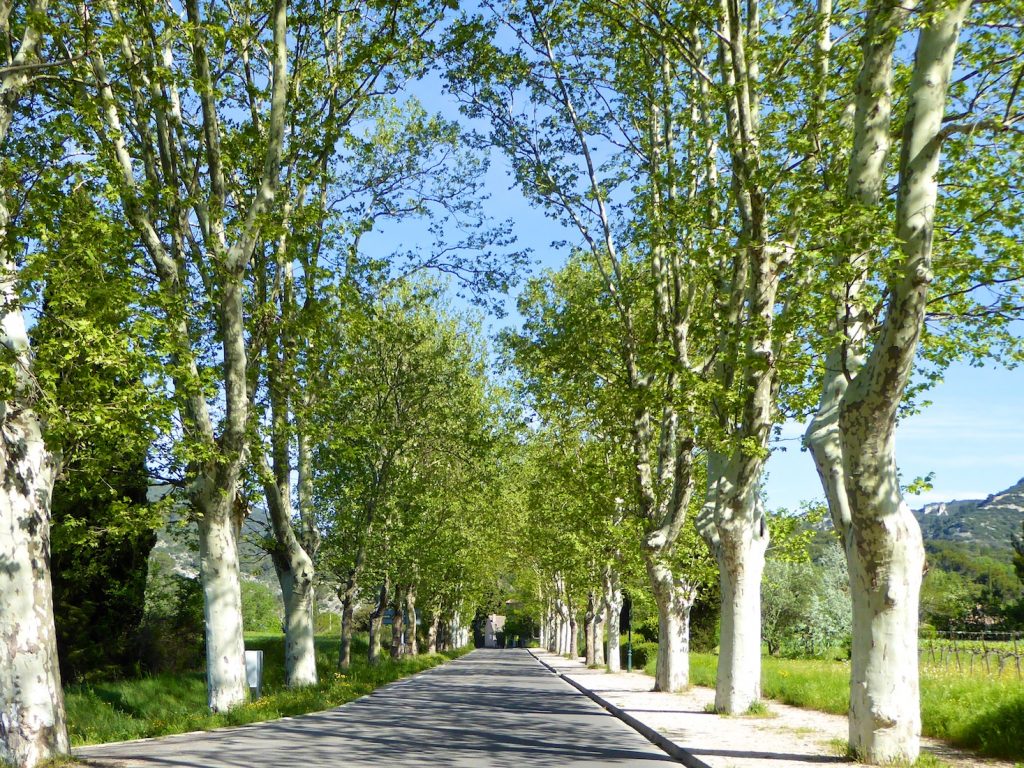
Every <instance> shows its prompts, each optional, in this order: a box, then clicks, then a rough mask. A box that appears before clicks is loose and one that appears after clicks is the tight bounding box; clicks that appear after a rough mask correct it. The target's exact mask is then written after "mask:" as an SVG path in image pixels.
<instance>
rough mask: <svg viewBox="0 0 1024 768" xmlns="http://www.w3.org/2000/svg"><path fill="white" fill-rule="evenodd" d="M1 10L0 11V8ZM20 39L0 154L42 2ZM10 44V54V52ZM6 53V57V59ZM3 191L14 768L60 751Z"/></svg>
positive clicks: (61, 720) (8, 679)
mask: <svg viewBox="0 0 1024 768" xmlns="http://www.w3.org/2000/svg"><path fill="white" fill-rule="evenodd" d="M9 8H10V6H7V9H8V10H9ZM27 10H28V11H29V16H28V17H27V23H26V24H25V25H24V29H23V30H22V34H21V39H20V40H16V38H15V37H14V35H12V34H11V26H10V23H9V19H8V18H7V16H6V15H5V17H4V18H3V19H0V32H2V36H3V37H4V39H5V42H6V45H7V50H6V51H5V56H6V63H8V64H12V65H13V66H10V67H9V68H5V69H4V70H0V151H6V150H7V149H8V146H7V135H8V131H9V129H10V126H11V122H12V120H13V118H14V114H15V107H16V106H17V102H18V99H19V97H20V96H21V94H22V93H23V92H24V90H25V89H26V88H27V87H28V85H29V82H30V72H31V69H30V68H29V67H28V66H26V65H28V64H30V63H32V62H33V61H35V59H36V56H37V53H38V51H37V48H38V45H39V42H40V39H41V32H40V29H39V27H37V26H36V23H37V21H40V20H42V19H41V17H42V16H43V15H44V14H45V11H46V3H45V2H38V3H31V4H30V6H29V8H28V9H27ZM15 43H17V51H16V52H15V51H14V46H15ZM12 54H13V56H12ZM9 224H10V210H9V208H8V201H7V190H6V189H0V346H2V347H3V350H2V352H3V354H4V366H5V370H6V371H9V372H12V373H13V374H14V375H13V377H12V378H13V381H8V382H6V383H7V384H8V385H11V384H13V385H14V389H13V391H4V392H3V395H4V398H5V399H4V401H3V402H0V468H2V470H3V482H2V486H0V648H2V649H3V650H2V652H0V762H6V763H11V764H13V765H15V766H18V768H32V767H33V766H35V765H36V764H37V763H40V762H42V761H44V760H47V759H49V758H51V757H56V756H57V755H61V754H65V753H67V752H68V747H69V745H68V735H67V725H66V722H65V713H64V693H63V690H62V689H61V683H60V668H59V666H58V663H57V641H56V633H55V630H54V626H53V589H52V586H51V583H50V499H51V494H52V491H53V481H54V475H55V471H56V468H55V466H54V464H55V458H54V457H53V456H52V455H51V454H50V453H49V451H47V450H46V446H45V444H44V443H43V436H42V425H41V424H40V421H39V418H38V416H37V414H36V413H35V411H34V410H33V408H32V397H33V395H32V393H33V392H34V391H35V388H36V386H37V385H36V383H35V382H34V381H32V353H31V349H30V346H29V339H28V333H27V331H26V327H25V318H24V315H23V314H22V312H21V307H20V303H19V297H18V281H17V277H18V273H17V265H16V263H15V260H14V257H13V255H12V254H11V253H9V252H8V250H7V248H8V239H9V237H10V233H9V232H8V225H9Z"/></svg>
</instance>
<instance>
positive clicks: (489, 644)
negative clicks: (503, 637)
mask: <svg viewBox="0 0 1024 768" xmlns="http://www.w3.org/2000/svg"><path fill="white" fill-rule="evenodd" d="M504 629H505V617H504V616H499V615H498V614H496V613H492V614H491V615H489V616H488V617H487V621H485V622H484V648H497V647H498V633H499V632H501V631H503V630H504Z"/></svg>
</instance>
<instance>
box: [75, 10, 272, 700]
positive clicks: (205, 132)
mask: <svg viewBox="0 0 1024 768" xmlns="http://www.w3.org/2000/svg"><path fill="white" fill-rule="evenodd" d="M184 10H185V15H186V16H187V18H188V20H189V27H190V28H189V30H188V32H189V37H188V39H187V40H186V41H185V42H186V44H187V46H188V50H189V54H190V59H191V66H192V68H193V71H194V76H195V85H196V93H197V100H198V102H199V105H200V107H201V120H200V123H201V125H200V129H201V130H200V136H201V138H200V141H201V147H202V153H203V157H204V160H205V173H206V176H205V178H203V179H202V180H201V188H200V189H199V190H198V191H197V192H196V194H195V195H194V197H195V200H194V203H189V204H192V205H193V209H192V213H193V214H194V215H195V218H196V219H198V220H199V221H200V223H201V225H202V226H201V227H200V229H201V232H202V236H203V242H202V246H201V248H199V249H197V251H198V250H204V252H203V256H202V258H203V261H204V262H206V261H209V262H212V266H213V267H214V269H212V270H211V272H212V273H213V277H212V280H213V283H212V284H210V285H208V286H207V293H206V295H205V296H204V297H203V298H202V299H201V302H207V301H210V300H211V297H212V299H213V301H214V302H215V305H214V318H213V319H214V320H215V321H216V328H217V336H218V339H219V342H220V352H221V356H222V365H221V372H222V376H221V384H222V385H223V390H222V396H223V411H224V413H223V423H222V425H221V434H220V435H218V434H216V431H217V429H216V427H215V423H214V418H213V416H212V414H211V412H210V409H211V406H210V404H209V403H207V401H206V400H205V399H204V390H203V387H201V386H200V385H199V384H198V383H199V382H200V381H202V379H203V377H202V376H201V375H200V372H199V364H198V357H199V355H200V354H202V351H201V350H203V349H205V348H206V346H207V345H208V344H209V339H205V338H202V337H201V333H202V331H201V328H202V327H203V325H204V324H203V323H202V322H195V321H194V318H190V317H189V315H188V312H189V311H191V310H193V309H194V308H195V306H196V304H195V303H193V299H194V297H193V296H191V295H190V291H189V286H187V285H186V284H185V283H184V281H183V280H182V276H183V275H186V274H188V273H189V272H190V269H193V268H196V267H197V266H198V265H195V264H194V263H193V264H190V263H189V260H190V258H191V257H192V251H191V250H190V249H188V248H187V247H186V245H185V244H186V243H188V242H191V236H192V234H193V233H192V232H191V229H190V221H191V219H190V214H189V213H188V212H186V210H185V209H184V208H183V207H182V202H181V201H179V200H174V199H171V200H169V201H168V205H169V206H170V209H171V211H172V212H173V215H172V216H170V218H169V226H168V227H167V230H168V231H164V228H163V226H162V225H161V223H160V221H161V218H162V217H164V216H165V214H166V213H167V212H166V211H164V210H163V209H151V208H150V194H149V191H148V190H144V189H143V188H142V187H143V185H142V184H141V183H140V182H139V179H138V175H137V174H138V170H137V169H139V168H141V169H142V171H143V173H144V174H145V177H146V179H147V182H148V183H149V184H150V185H154V186H155V185H159V186H160V187H161V188H167V189H174V190H180V189H183V188H186V187H192V186H194V184H195V182H196V179H193V178H192V177H191V175H189V176H188V177H187V178H181V177H179V176H178V175H177V173H178V171H179V170H181V169H182V168H184V166H185V165H186V164H184V163H182V164H181V165H180V166H174V167H171V165H169V164H164V163H163V162H161V163H157V162H156V160H155V158H156V157H158V156H159V154H160V153H159V151H157V149H156V144H157V143H158V141H157V139H156V137H155V136H154V135H152V133H151V132H150V131H149V130H148V128H147V130H134V131H133V130H130V129H128V128H126V127H125V124H124V121H123V120H122V116H121V112H122V106H124V105H125V104H127V107H126V109H127V111H128V112H131V111H133V110H134V111H135V112H137V113H145V114H135V118H136V119H135V121H134V125H135V126H136V127H138V126H149V125H150V124H151V123H150V117H151V115H152V118H153V120H154V121H155V123H156V124H157V126H158V128H159V129H160V130H161V131H166V130H167V129H168V128H171V129H172V130H173V127H175V126H178V127H180V126H181V122H182V118H181V111H180V103H181V99H180V98H179V96H178V93H177V90H176V86H175V85H173V84H170V85H168V86H167V90H166V91H161V89H159V88H153V89H149V88H148V87H147V88H146V89H143V88H142V87H140V85H139V82H138V81H136V80H135V79H134V78H136V77H139V78H143V79H144V78H146V77H147V76H149V75H151V74H152V73H151V72H150V73H148V74H147V73H146V72H145V71H144V63H143V61H142V59H141V58H140V57H139V56H138V55H137V54H136V53H135V51H134V45H135V44H136V43H135V41H133V40H131V39H129V38H128V36H124V37H123V38H122V40H121V41H120V42H121V51H122V53H124V55H125V56H126V57H127V59H128V60H129V62H130V64H131V65H132V66H129V67H127V69H128V70H129V72H128V74H126V75H125V76H126V77H127V78H128V79H129V81H130V82H129V85H130V86H131V88H132V94H133V97H134V98H133V100H132V101H131V102H130V103H128V102H121V103H119V102H118V101H117V99H116V97H115V94H114V91H113V89H112V88H111V84H110V77H109V76H108V73H107V69H106V63H105V61H104V58H103V53H102V52H101V50H100V49H98V48H97V49H94V50H92V51H90V52H89V53H88V56H89V65H90V68H91V70H92V75H93V80H94V83H93V84H94V86H95V88H96V106H97V108H98V110H99V113H100V117H101V120H102V122H103V125H102V126H101V127H100V128H99V138H100V141H101V145H102V147H103V149H104V151H106V152H108V153H109V154H110V157H111V159H112V160H113V168H112V170H111V172H110V176H111V179H110V180H111V181H112V182H113V184H112V186H113V187H114V188H116V189H117V190H118V192H119V194H120V196H121V202H122V207H123V208H124V211H125V214H126V217H127V219H128V220H129V222H130V223H131V224H132V226H133V227H134V228H135V230H136V231H137V233H138V235H139V239H140V242H141V244H142V246H143V248H144V249H145V250H146V252H147V253H148V255H149V257H150V260H151V261H152V264H153V267H154V271H155V274H156V276H157V280H158V284H159V290H160V293H161V295H162V298H163V301H164V303H165V306H167V307H175V308H177V309H176V310H175V311H172V312H169V313H168V316H167V320H166V330H167V336H168V339H169V343H170V344H171V345H172V346H173V363H174V364H173V366H172V368H173V369H174V371H175V372H174V375H173V383H174V390H175V397H176V400H177V401H178V404H179V410H180V411H181V416H182V421H183V422H184V424H185V432H186V433H187V434H188V435H189V437H190V439H191V440H194V441H195V443H196V444H197V447H201V449H202V452H203V453H204V454H205V456H207V457H208V458H206V459H205V460H203V461H202V462H200V463H197V464H196V465H194V466H192V467H190V480H191V485H190V489H189V492H190V497H191V501H192V503H193V507H194V508H195V510H196V512H197V514H198V517H199V546H200V574H201V577H202V579H203V594H204V598H205V607H204V615H205V618H206V641H207V642H206V644H207V686H208V702H209V705H210V707H211V709H213V710H214V711H224V710H227V709H230V708H232V707H234V706H236V705H238V704H241V703H242V702H244V701H245V699H246V698H247V696H248V686H247V685H246V682H245V674H244V672H245V669H244V656H243V653H244V644H243V641H242V634H241V632H242V622H241V596H240V585H239V582H238V553H237V528H238V525H239V522H240V521H238V520H236V519H235V517H234V515H233V514H232V507H233V505H234V503H235V497H236V493H237V487H238V479H239V475H240V471H241V467H242V466H243V465H244V463H245V462H246V461H247V460H248V451H249V418H248V417H249V398H248V374H249V370H248V361H247V353H246V334H245V329H244V322H243V318H244V302H243V287H244V284H245V275H246V271H247V269H248V267H249V263H250V260H251V257H252V254H253V252H254V249H255V246H256V243H257V241H258V240H259V237H260V233H261V232H262V229H263V227H264V225H265V222H266V218H267V215H268V213H269V212H270V211H271V208H272V206H273V203H274V198H275V195H276V191H277V188H278V185H279V181H280V179H279V177H280V167H281V155H282V149H283V143H284V128H285V106H286V99H287V93H288V61H287V59H288V34H287V2H286V0H275V2H274V4H273V8H272V10H271V13H270V16H269V21H270V26H271V28H272V32H273V45H272V50H271V52H270V57H271V70H272V72H271V85H270V115H269V120H268V121H267V125H266V128H267V139H266V143H265V145H264V152H263V158H262V160H263V162H262V169H261V173H260V176H259V179H258V181H257V188H256V189H255V190H254V192H253V194H252V196H251V198H250V199H249V201H248V203H247V204H246V203H244V202H243V201H239V202H242V205H240V206H239V212H240V213H241V216H240V221H239V226H238V227H237V229H236V230H235V231H233V232H232V234H233V235H234V237H233V238H232V239H231V241H230V243H229V238H228V225H227V222H226V211H225V203H226V200H227V193H226V189H227V186H226V181H225V178H226V174H225V170H224V167H223V155H222V153H221V150H220V141H221V127H220V122H219V117H218V114H217V103H216V92H215V87H214V84H213V78H212V74H211V67H210V62H209V58H208V51H207V46H208V40H207V39H206V34H207V32H206V28H205V25H204V24H203V23H202V22H203V20H202V18H201V17H200V9H199V4H198V2H197V1H196V0H186V2H185V3H184ZM172 63H173V62H172V59H171V57H170V51H169V50H165V51H164V61H163V62H162V64H163V65H165V66H168V67H171V66H172ZM161 79H164V78H161ZM147 85H148V84H147ZM150 97H152V98H150ZM147 98H149V99H150V100H149V101H145V100H146V99H147ZM144 101H145V103H143V102H144ZM165 139H166V134H164V142H163V144H162V146H163V147H164V149H166V147H167V145H166V141H165ZM129 142H132V148H135V145H136V144H137V145H138V156H137V157H133V155H132V148H130V147H129ZM172 197H173V196H172ZM200 271H201V272H202V271H203V270H202V269H200ZM218 407H220V404H218Z"/></svg>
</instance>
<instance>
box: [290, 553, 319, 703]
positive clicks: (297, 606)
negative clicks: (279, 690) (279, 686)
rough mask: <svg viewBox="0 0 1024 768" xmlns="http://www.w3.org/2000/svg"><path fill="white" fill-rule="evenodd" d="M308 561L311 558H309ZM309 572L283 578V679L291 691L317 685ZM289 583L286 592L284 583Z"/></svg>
mask: <svg viewBox="0 0 1024 768" xmlns="http://www.w3.org/2000/svg"><path fill="white" fill-rule="evenodd" d="M307 559H308V558H307ZM310 566H311V568H310V572H308V575H304V573H303V572H302V571H300V572H299V577H298V578H295V577H294V571H289V572H288V575H287V576H286V577H285V576H281V592H282V596H283V597H284V676H285V684H286V685H287V686H288V687H289V688H296V687H300V686H303V685H316V683H317V674H316V646H315V644H314V640H315V636H316V631H315V627H314V623H313V579H312V573H311V570H312V563H310ZM286 581H287V582H288V587H287V589H286V588H285V583H286Z"/></svg>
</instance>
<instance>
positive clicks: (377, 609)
mask: <svg viewBox="0 0 1024 768" xmlns="http://www.w3.org/2000/svg"><path fill="white" fill-rule="evenodd" d="M390 589H391V584H390V582H389V581H388V579H387V578H385V579H384V583H383V584H381V585H380V592H379V593H378V594H377V604H376V605H375V606H374V608H373V612H372V613H371V614H370V643H369V651H368V654H369V661H370V666H376V665H377V664H380V645H381V637H380V633H381V628H382V627H383V625H384V611H386V610H387V607H388V593H389V592H390Z"/></svg>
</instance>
